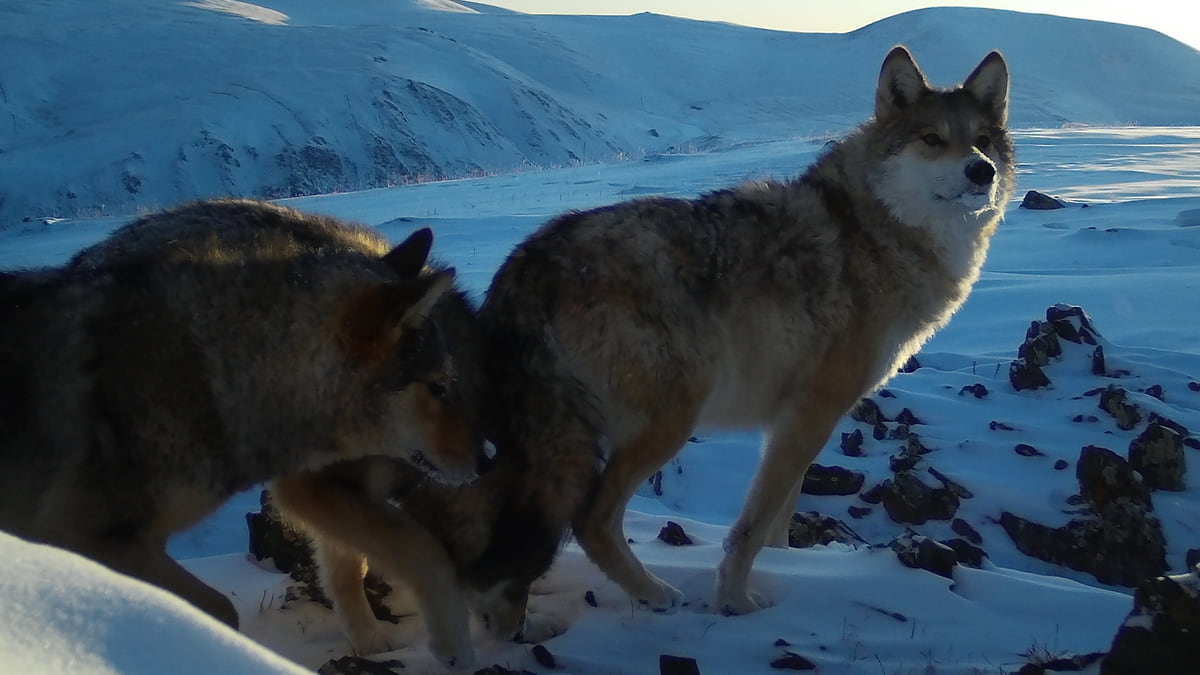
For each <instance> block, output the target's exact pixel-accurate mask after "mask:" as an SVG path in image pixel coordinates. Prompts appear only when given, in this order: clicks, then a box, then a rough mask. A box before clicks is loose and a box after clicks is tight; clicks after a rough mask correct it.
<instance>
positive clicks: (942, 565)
mask: <svg viewBox="0 0 1200 675" xmlns="http://www.w3.org/2000/svg"><path fill="white" fill-rule="evenodd" d="M888 548H890V549H892V550H893V551H895V553H896V557H897V558H898V559H899V560H900V562H901V563H903V564H904V566H905V567H912V568H914V569H923V570H928V571H930V572H933V573H934V574H938V575H941V576H943V577H946V578H947V579H953V578H954V565H955V564H957V563H958V556H957V555H956V554H955V553H954V549H952V548H950V547H949V546H946V545H945V544H941V543H938V542H936V541H934V540H933V539H930V538H929V537H926V536H925V535H922V534H917V533H916V532H913V531H912V530H906V531H905V532H904V533H903V534H901V535H900V536H898V537H896V538H895V539H893V540H892V541H891V543H890V544H888Z"/></svg>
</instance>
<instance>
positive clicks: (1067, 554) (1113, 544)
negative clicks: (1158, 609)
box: [1000, 446, 1167, 586]
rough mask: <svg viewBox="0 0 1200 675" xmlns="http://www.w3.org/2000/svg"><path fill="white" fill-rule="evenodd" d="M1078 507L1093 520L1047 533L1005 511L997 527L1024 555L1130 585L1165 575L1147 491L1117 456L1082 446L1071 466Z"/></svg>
mask: <svg viewBox="0 0 1200 675" xmlns="http://www.w3.org/2000/svg"><path fill="white" fill-rule="evenodd" d="M1075 474H1076V478H1077V480H1078V481H1079V492H1080V497H1079V503H1086V504H1088V505H1089V506H1090V507H1091V510H1092V512H1093V514H1094V515H1092V516H1090V517H1086V518H1077V519H1073V520H1071V521H1070V522H1069V523H1067V524H1066V525H1065V526H1063V527H1060V528H1051V527H1047V526H1045V525H1040V524H1038V523H1034V522H1032V521H1029V520H1026V519H1024V518H1021V517H1019V516H1016V515H1014V514H1012V513H1009V512H1007V511H1005V512H1004V513H1002V514H1001V516H1000V525H1001V526H1002V527H1003V528H1004V531H1005V532H1006V533H1007V534H1008V536H1009V537H1010V538H1011V539H1012V540H1013V543H1015V544H1016V546H1017V549H1018V550H1020V551H1021V552H1022V553H1024V554H1025V555H1028V556H1031V557H1034V558H1037V559H1039V560H1045V561H1047V562H1050V563H1054V564H1057V565H1066V566H1067V567H1070V568H1071V569H1073V570H1078V571H1080V572H1086V573H1088V574H1091V575H1092V576H1094V577H1096V579H1097V580H1099V581H1100V582H1102V583H1106V584H1115V585H1120V586H1135V585H1137V584H1139V583H1141V582H1143V581H1145V580H1147V579H1150V578H1153V577H1155V576H1158V575H1160V574H1162V573H1163V572H1165V571H1166V569H1167V563H1166V538H1165V536H1164V534H1163V530H1162V525H1161V524H1160V523H1159V521H1158V519H1157V518H1154V517H1151V516H1150V515H1149V512H1150V511H1152V510H1153V508H1154V507H1153V504H1152V503H1151V501H1150V491H1149V489H1147V487H1146V486H1145V485H1144V484H1143V483H1142V481H1141V479H1140V478H1139V476H1138V474H1137V473H1136V472H1134V471H1133V469H1132V468H1130V466H1129V464H1128V463H1127V462H1126V461H1125V460H1124V459H1122V458H1121V457H1120V456H1118V455H1117V454H1116V453H1114V452H1112V451H1111V450H1107V449H1105V448H1099V447H1096V446H1087V447H1085V448H1084V449H1083V451H1082V452H1081V453H1080V456H1079V462H1078V463H1077V464H1076V467H1075Z"/></svg>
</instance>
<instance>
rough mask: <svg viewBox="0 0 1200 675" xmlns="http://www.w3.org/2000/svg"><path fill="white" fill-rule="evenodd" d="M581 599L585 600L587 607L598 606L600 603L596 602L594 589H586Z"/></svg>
mask: <svg viewBox="0 0 1200 675" xmlns="http://www.w3.org/2000/svg"><path fill="white" fill-rule="evenodd" d="M583 601H584V602H586V603H587V604H588V606H589V607H599V606H600V603H598V602H596V592H595V591H588V592H587V593H584V594H583Z"/></svg>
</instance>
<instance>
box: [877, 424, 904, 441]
mask: <svg viewBox="0 0 1200 675" xmlns="http://www.w3.org/2000/svg"><path fill="white" fill-rule="evenodd" d="M898 426H904V425H902V424H901V425H898ZM905 428H906V429H907V428H908V427H905ZM871 436H872V438H874V439H875V440H877V441H882V440H883V439H885V438H887V436H888V428H887V425H886V424H884V423H883V422H879V423H878V424H876V425H875V426H873V427H871Z"/></svg>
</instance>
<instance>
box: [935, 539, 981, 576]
mask: <svg viewBox="0 0 1200 675" xmlns="http://www.w3.org/2000/svg"><path fill="white" fill-rule="evenodd" d="M941 544H942V545H943V546H945V547H947V548H949V549H950V550H951V551H954V555H955V557H956V558H957V560H958V564H959V565H964V566H966V567H974V568H975V569H979V568H980V567H983V559H984V558H986V557H987V552H986V551H984V550H983V549H981V548H979V547H978V546H975V545H974V544H972V543H971V542H969V541H967V540H966V539H961V538H958V537H955V538H954V539H947V540H946V541H943V542H941Z"/></svg>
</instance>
